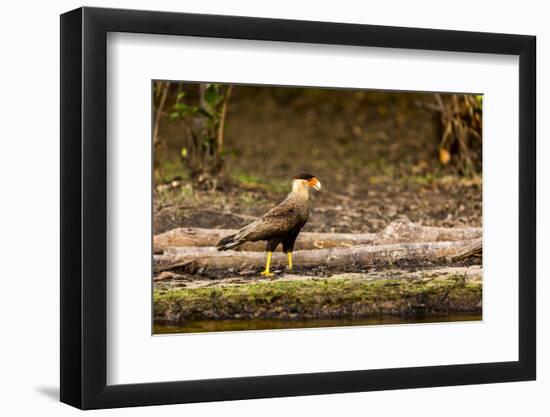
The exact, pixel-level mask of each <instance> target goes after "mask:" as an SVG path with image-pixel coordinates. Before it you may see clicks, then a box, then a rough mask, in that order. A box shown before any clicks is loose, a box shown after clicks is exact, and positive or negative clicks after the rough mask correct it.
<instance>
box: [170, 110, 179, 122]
mask: <svg viewBox="0 0 550 417" xmlns="http://www.w3.org/2000/svg"><path fill="white" fill-rule="evenodd" d="M178 117H180V114H179V113H178V112H177V111H175V112H172V113H170V120H174V119H177V118H178Z"/></svg>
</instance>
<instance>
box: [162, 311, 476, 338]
mask: <svg viewBox="0 0 550 417" xmlns="http://www.w3.org/2000/svg"><path fill="white" fill-rule="evenodd" d="M481 319H482V317H481V314H453V315H440V316H439V315H438V316H427V317H399V316H393V315H383V316H379V317H370V318H343V319H309V320H274V319H273V320H265V319H263V320H256V319H247V320H197V321H190V322H187V323H184V324H180V325H171V324H157V323H155V326H154V334H170V333H205V332H228V331H238V330H273V329H303V328H315V327H342V326H368V325H385V324H412V323H442V322H457V321H480V320H481Z"/></svg>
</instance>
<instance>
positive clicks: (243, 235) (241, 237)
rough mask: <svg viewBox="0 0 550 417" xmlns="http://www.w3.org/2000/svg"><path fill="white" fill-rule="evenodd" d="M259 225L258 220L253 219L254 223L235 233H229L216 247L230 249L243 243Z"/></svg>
mask: <svg viewBox="0 0 550 417" xmlns="http://www.w3.org/2000/svg"><path fill="white" fill-rule="evenodd" d="M257 225H258V220H255V221H253V222H252V223H250V224H248V225H246V226H245V227H243V228H242V229H241V230H239V231H238V232H237V233H235V234H234V235H229V236H227V237H224V238H223V239H222V240H220V241H219V242H218V244H217V245H216V247H217V248H218V250H229V249H233V248H236V247H238V246H240V245H242V244H243V243H245V242H246V241H247V238H248V236H249V235H250V233H251V232H252V231H253V230H254V229H255V227H256V226H257Z"/></svg>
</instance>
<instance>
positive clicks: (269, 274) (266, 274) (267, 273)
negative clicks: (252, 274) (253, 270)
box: [260, 271, 274, 277]
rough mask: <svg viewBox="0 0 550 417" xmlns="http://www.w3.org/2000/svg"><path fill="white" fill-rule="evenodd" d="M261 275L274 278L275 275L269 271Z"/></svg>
mask: <svg viewBox="0 0 550 417" xmlns="http://www.w3.org/2000/svg"><path fill="white" fill-rule="evenodd" d="M260 275H261V276H263V277H272V276H273V275H274V274H272V273H271V272H269V271H262V273H261V274H260Z"/></svg>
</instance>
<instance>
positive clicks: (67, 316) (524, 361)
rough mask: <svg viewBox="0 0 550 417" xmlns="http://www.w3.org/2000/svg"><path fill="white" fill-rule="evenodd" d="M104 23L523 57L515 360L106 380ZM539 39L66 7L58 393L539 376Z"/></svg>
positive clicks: (179, 393) (93, 397) (96, 399)
mask: <svg viewBox="0 0 550 417" xmlns="http://www.w3.org/2000/svg"><path fill="white" fill-rule="evenodd" d="M108 32H131V33H146V34H162V35H174V36H178V35H185V36H199V37H215V38H235V39H253V40H265V41H285V42H305V43H317V44H332V45H356V46H371V47H381V48H403V49H420V50H441V51H456V52H476V53H491V54H507V55H517V56H519V103H518V111H519V122H520V123H519V132H518V137H519V155H518V157H519V277H520V279H519V294H518V297H519V360H518V361H513V362H495V363H477V364H466V365H445V366H423V367H412V368H399V369H376V370H357V371H344V372H326V373H309V374H292V375H273V376H256V377H239V378H224V379H209V380H199V381H173V382H162V383H142V384H128V385H112V386H109V385H107V383H106V381H107V379H106V376H107V336H106V329H107V304H106V299H107V273H106V271H107V259H106V258H107V252H106V246H107V180H108V178H107V140H106V127H107V113H106V94H107V91H106V90H107V87H106V85H107V83H106V75H107V74H106V59H107V57H106V55H107V54H106V44H107V42H106V39H107V33H108ZM535 51H536V38H535V37H534V36H524V35H509V34H494V33H478V32H461V31H449V30H432V29H415V28H403V27H387V26H371V25H358V24H341V23H322V22H312V21H293V20H278V19H265V18H251V17H233V16H215V15H199V14H185V13H170V12H153V11H136V10H119V9H102V8H88V7H84V8H80V9H77V10H73V11H71V12H68V13H65V14H63V15H62V16H61V54H60V55H61V310H60V314H61V401H62V402H65V403H67V404H70V405H73V406H75V407H78V408H82V409H94V408H111V407H124V406H142V405H156V404H174V403H190V402H201V401H218V400H238V399H251V398H266V397H282V396H298V395H313V394H328V393H344V392H357V391H375V390H388V389H401V388H420V387H435V386H448V385H463V384H482V383H495V382H507V381H525V380H533V379H535V376H536V314H535V310H536V305H535V299H536V298H535V292H536V268H535V265H536V262H535V260H536V259H535V257H536V145H535V134H536V132H535V108H536V92H535V87H536V81H535V80H536V77H535V75H536V70H535V67H536V55H535V54H536V52H535Z"/></svg>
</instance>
